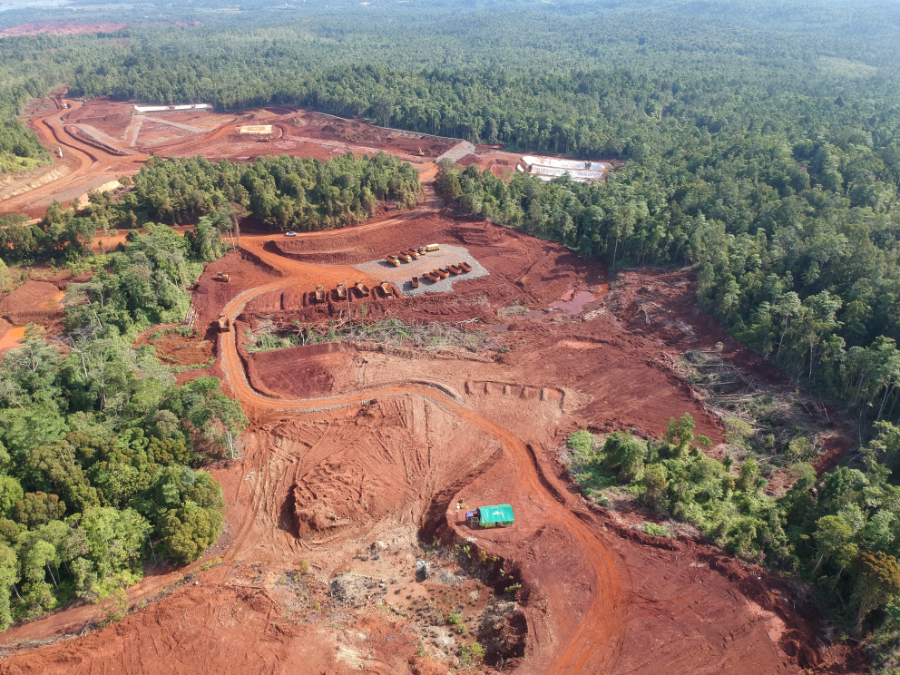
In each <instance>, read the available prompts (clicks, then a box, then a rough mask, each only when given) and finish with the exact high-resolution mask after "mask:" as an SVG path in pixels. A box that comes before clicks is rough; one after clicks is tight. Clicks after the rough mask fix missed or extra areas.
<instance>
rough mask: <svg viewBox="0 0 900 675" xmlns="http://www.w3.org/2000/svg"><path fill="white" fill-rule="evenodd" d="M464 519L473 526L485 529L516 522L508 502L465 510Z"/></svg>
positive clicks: (507, 525)
mask: <svg viewBox="0 0 900 675" xmlns="http://www.w3.org/2000/svg"><path fill="white" fill-rule="evenodd" d="M466 520H468V521H469V523H470V524H471V525H473V526H480V527H483V528H485V529H490V528H492V527H509V526H510V525H512V524H513V523H514V522H516V516H515V514H514V513H513V507H512V506H511V505H509V504H496V505H494V506H480V507H478V508H477V509H472V510H471V511H467V512H466Z"/></svg>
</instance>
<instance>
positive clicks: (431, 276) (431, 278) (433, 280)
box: [422, 272, 441, 284]
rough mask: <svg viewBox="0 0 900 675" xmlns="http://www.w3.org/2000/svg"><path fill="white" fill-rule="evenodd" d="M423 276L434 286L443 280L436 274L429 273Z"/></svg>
mask: <svg viewBox="0 0 900 675" xmlns="http://www.w3.org/2000/svg"><path fill="white" fill-rule="evenodd" d="M422 276H423V277H425V278H426V279H428V281H430V282H431V283H433V284H434V283H437V282H438V281H440V280H441V278H440V277H439V276H438V275H437V274H435V273H434V272H428V273H426V274H423V275H422Z"/></svg>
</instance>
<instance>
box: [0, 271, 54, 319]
mask: <svg viewBox="0 0 900 675" xmlns="http://www.w3.org/2000/svg"><path fill="white" fill-rule="evenodd" d="M61 296H62V293H61V292H60V290H59V288H57V287H56V285H55V284H52V283H50V282H48V281H26V282H25V283H24V284H22V285H21V286H19V287H18V288H17V289H16V290H14V291H12V292H11V293H7V294H6V295H5V296H3V298H2V299H0V316H2V317H4V318H5V319H6V320H7V321H8V322H9V323H11V324H13V325H15V326H24V325H25V324H28V323H37V324H42V323H47V322H50V321H57V320H59V319H61V318H62V305H61V304H60V300H61V299H62V298H61Z"/></svg>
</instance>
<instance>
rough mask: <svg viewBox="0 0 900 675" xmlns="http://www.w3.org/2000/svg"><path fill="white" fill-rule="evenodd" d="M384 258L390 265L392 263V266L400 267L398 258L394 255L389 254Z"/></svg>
mask: <svg viewBox="0 0 900 675" xmlns="http://www.w3.org/2000/svg"><path fill="white" fill-rule="evenodd" d="M384 260H385V262H387V263H388V264H390V265H393V266H394V267H400V258H398V257H397V256H395V255H389V256H388V257H387V258H385V259H384Z"/></svg>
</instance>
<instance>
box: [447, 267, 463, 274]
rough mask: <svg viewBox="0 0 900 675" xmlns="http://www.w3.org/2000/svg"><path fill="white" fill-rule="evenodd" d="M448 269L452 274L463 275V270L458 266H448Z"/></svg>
mask: <svg viewBox="0 0 900 675" xmlns="http://www.w3.org/2000/svg"><path fill="white" fill-rule="evenodd" d="M447 269H448V270H449V271H450V274H453V275H456V274H462V269H460V268H459V267H457V266H456V265H447Z"/></svg>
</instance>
